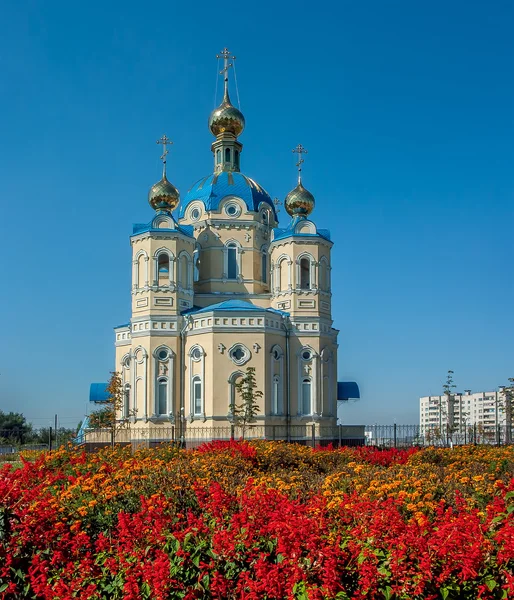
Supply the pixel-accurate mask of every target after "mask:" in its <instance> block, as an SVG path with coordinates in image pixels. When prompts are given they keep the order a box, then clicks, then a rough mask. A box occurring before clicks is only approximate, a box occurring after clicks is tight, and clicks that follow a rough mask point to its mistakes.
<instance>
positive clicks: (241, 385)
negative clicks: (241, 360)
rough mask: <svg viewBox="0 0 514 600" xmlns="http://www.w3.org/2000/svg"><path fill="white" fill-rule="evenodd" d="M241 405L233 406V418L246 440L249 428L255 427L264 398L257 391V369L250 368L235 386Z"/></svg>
mask: <svg viewBox="0 0 514 600" xmlns="http://www.w3.org/2000/svg"><path fill="white" fill-rule="evenodd" d="M234 387H235V389H236V393H237V394H238V396H239V398H240V400H241V403H240V404H235V405H234V406H232V417H233V420H234V425H235V426H236V427H239V429H241V431H242V437H243V439H244V437H245V433H246V431H247V429H248V428H249V427H255V422H256V421H257V418H256V417H257V415H258V414H259V410H260V406H259V404H258V401H259V400H260V398H262V392H261V391H260V390H258V389H257V382H256V380H255V367H248V368H247V369H246V373H245V374H244V375H243V376H242V377H241V379H240V380H239V381H238V382H237V383H236V384H235V385H234Z"/></svg>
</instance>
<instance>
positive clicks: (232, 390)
mask: <svg viewBox="0 0 514 600" xmlns="http://www.w3.org/2000/svg"><path fill="white" fill-rule="evenodd" d="M239 377H244V373H243V371H234V372H233V373H231V374H230V377H229V378H228V380H227V381H228V414H229V416H231V415H233V414H234V413H233V409H234V408H235V406H236V387H235V384H236V382H237V380H238V379H239Z"/></svg>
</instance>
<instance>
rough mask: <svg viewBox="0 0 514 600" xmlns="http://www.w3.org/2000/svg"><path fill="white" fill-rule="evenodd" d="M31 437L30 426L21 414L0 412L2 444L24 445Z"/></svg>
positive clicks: (0, 437) (0, 438)
mask: <svg viewBox="0 0 514 600" xmlns="http://www.w3.org/2000/svg"><path fill="white" fill-rule="evenodd" d="M32 435H33V431H32V425H31V424H30V423H27V419H26V418H25V417H24V416H23V415H22V414H21V413H15V412H9V413H4V412H3V411H2V410H0V440H1V441H2V442H4V443H17V444H25V443H26V442H27V441H28V440H29V438H30V437H31V436H32Z"/></svg>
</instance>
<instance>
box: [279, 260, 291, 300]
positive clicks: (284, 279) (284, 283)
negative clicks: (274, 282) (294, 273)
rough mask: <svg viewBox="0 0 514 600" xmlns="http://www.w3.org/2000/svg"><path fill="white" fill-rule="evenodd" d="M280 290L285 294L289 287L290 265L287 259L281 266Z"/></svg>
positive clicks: (281, 262) (282, 261)
mask: <svg viewBox="0 0 514 600" xmlns="http://www.w3.org/2000/svg"><path fill="white" fill-rule="evenodd" d="M278 268H279V271H280V273H279V289H280V290H281V291H282V292H284V291H285V290H287V289H288V287H289V264H288V261H287V259H286V258H284V259H282V260H281V261H280V264H279V267H278Z"/></svg>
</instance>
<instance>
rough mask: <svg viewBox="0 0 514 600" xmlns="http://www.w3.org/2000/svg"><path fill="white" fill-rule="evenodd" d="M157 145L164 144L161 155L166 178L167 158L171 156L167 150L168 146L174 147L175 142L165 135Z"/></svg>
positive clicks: (163, 174)
mask: <svg viewBox="0 0 514 600" xmlns="http://www.w3.org/2000/svg"><path fill="white" fill-rule="evenodd" d="M157 144H162V147H163V152H162V155H161V160H162V176H163V177H166V156H167V155H168V154H169V152H170V151H169V150H168V148H167V146H168V145H169V146H172V145H173V142H172V141H171V140H170V138H169V137H168V136H167V135H166V134H164V135H163V136H162V137H161V138H160V139H158V140H157Z"/></svg>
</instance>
